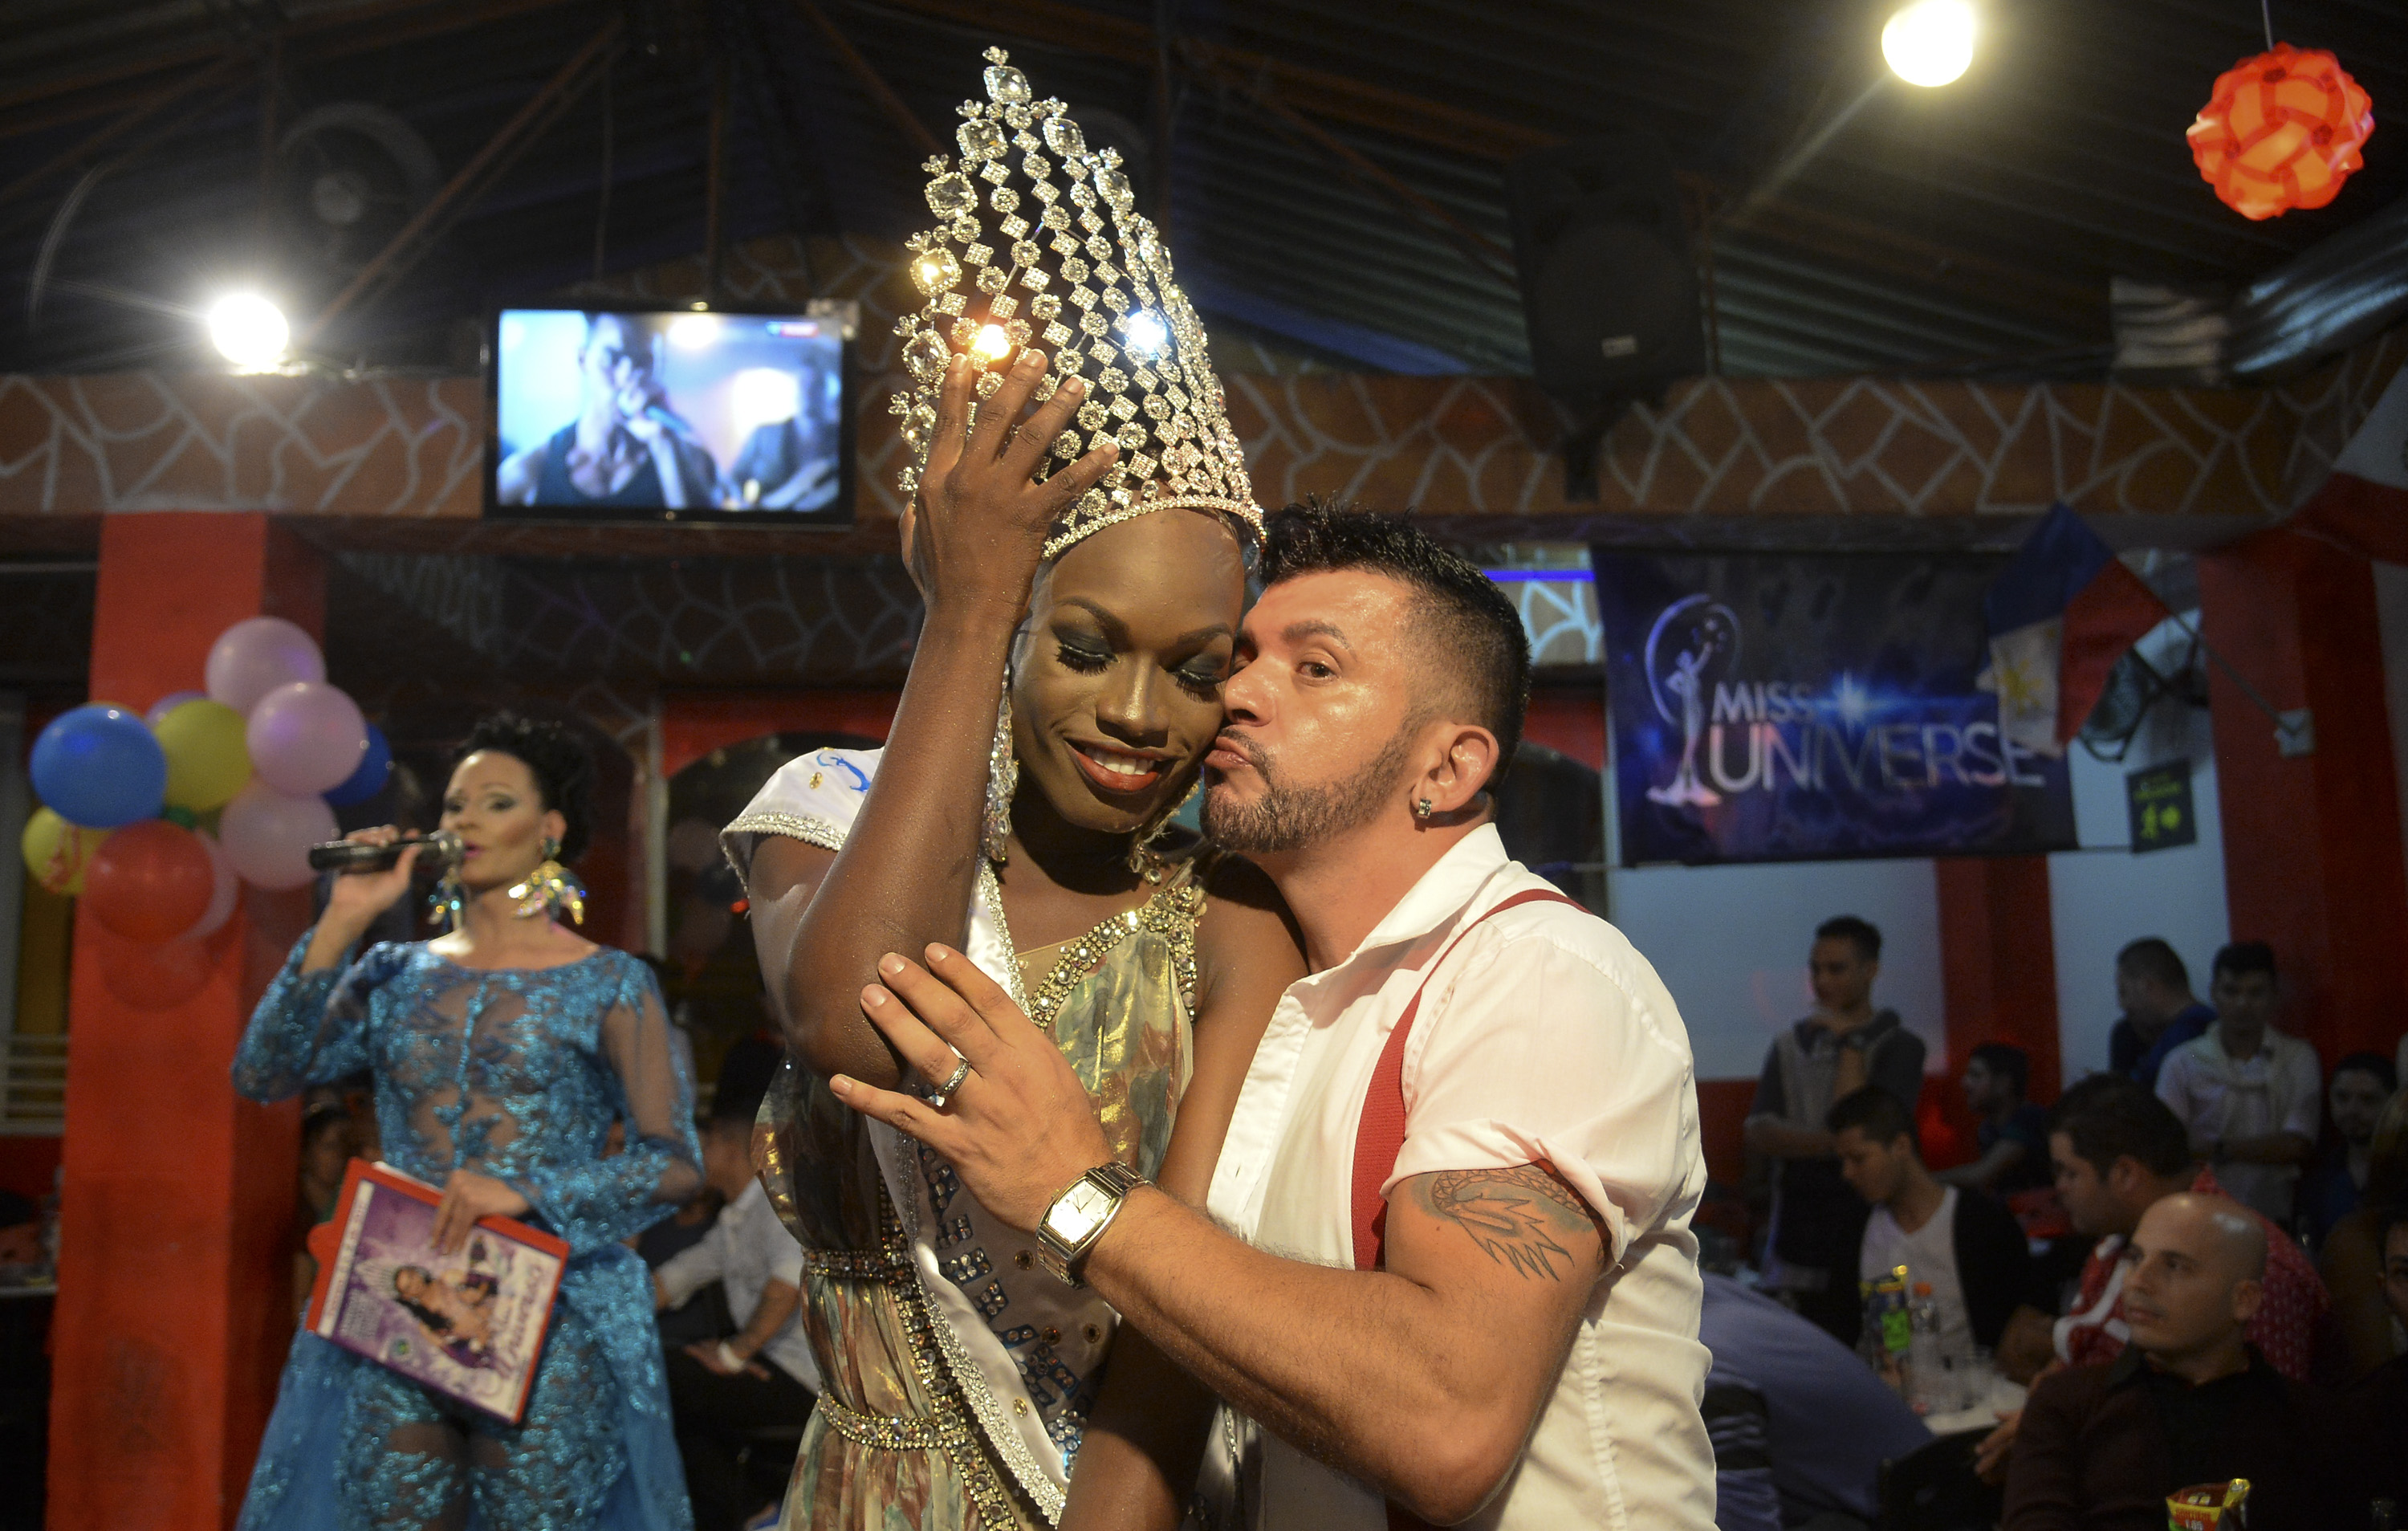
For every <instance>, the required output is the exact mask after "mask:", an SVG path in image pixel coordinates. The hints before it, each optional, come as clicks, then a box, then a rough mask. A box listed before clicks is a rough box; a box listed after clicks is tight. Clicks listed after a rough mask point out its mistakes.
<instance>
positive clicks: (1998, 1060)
mask: <svg viewBox="0 0 2408 1531" xmlns="http://www.w3.org/2000/svg"><path fill="white" fill-rule="evenodd" d="M1960 1084H1961V1086H1962V1088H1963V1089H1964V1091H1965V1106H1966V1109H1968V1110H1970V1111H1971V1112H1972V1113H1973V1117H1974V1119H1975V1120H1977V1121H1979V1122H1980V1123H1981V1126H1980V1128H1979V1130H1978V1135H1977V1139H1976V1141H1977V1142H1978V1143H1979V1145H1980V1148H1981V1150H1982V1156H1981V1157H1980V1158H1979V1159H1976V1160H1974V1161H1973V1162H1972V1163H1970V1164H1958V1165H1957V1166H1956V1167H1955V1168H1953V1169H1943V1170H1935V1171H1933V1177H1934V1178H1936V1179H1937V1180H1939V1182H1940V1183H1941V1184H1942V1185H1949V1186H1959V1187H1962V1188H1963V1189H1965V1190H1967V1191H1986V1192H1989V1193H1990V1194H1991V1195H1993V1196H1997V1197H2000V1198H2001V1199H2003V1198H2005V1197H2008V1196H2012V1195H2014V1194H2015V1193H2016V1192H2019V1191H2039V1190H2041V1189H2042V1188H2044V1187H2045V1186H2047V1185H2048V1183H2049V1180H2050V1175H2049V1168H2048V1113H2047V1112H2046V1111H2044V1110H2042V1109H2041V1108H2040V1107H2039V1106H2037V1105H2032V1104H2031V1102H2029V1101H2028V1100H2026V1099H2025V1098H2024V1096H2025V1093H2026V1092H2027V1091H2028V1090H2029V1089H2030V1088H2031V1058H2030V1056H2029V1055H2028V1054H2027V1053H2026V1052H2025V1051H2024V1050H2023V1049H2022V1048H2021V1047H2014V1046H2011V1045H2009V1044H2007V1043H2004V1042H1985V1043H1983V1044H1982V1045H1981V1046H1980V1047H1975V1048H1974V1049H1973V1055H1972V1056H1971V1058H1969V1059H1968V1060H1966V1062H1965V1077H1964V1078H1963V1079H1962V1080H1961V1081H1960Z"/></svg>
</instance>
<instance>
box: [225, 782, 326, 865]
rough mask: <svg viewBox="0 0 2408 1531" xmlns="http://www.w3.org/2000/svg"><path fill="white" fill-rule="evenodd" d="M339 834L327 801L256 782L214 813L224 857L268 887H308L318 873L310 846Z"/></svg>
mask: <svg viewBox="0 0 2408 1531" xmlns="http://www.w3.org/2000/svg"><path fill="white" fill-rule="evenodd" d="M340 833H341V831H340V830H337V829H336V827H335V810H333V809H332V808H329V807H327V806H326V800H325V799H323V798H288V797H286V796H285V795H284V794H283V793H281V792H279V791H278V790H276V789H275V788H274V787H270V786H268V785H267V784H266V783H265V782H260V781H254V782H252V783H251V785H250V786H249V787H244V788H243V789H242V790H241V791H240V792H239V793H237V794H236V796H235V800H234V801H233V802H229V803H227V804H226V805H225V812H224V813H223V814H222V815H220V816H219V817H218V843H219V844H220V845H222V846H223V847H224V849H225V854H226V859H227V860H229V861H232V862H233V863H234V869H235V871H236V872H237V873H239V874H241V876H242V880H243V881H244V882H247V883H249V884H251V886H252V887H254V888H267V889H269V890H270V891H280V890H282V889H284V888H302V887H306V886H307V885H308V882H309V879H310V878H312V877H314V876H316V875H317V874H315V873H313V872H311V871H310V870H309V847H310V846H312V845H317V844H319V843H320V842H321V841H325V840H333V839H336V838H337V837H338V836H339V835H340Z"/></svg>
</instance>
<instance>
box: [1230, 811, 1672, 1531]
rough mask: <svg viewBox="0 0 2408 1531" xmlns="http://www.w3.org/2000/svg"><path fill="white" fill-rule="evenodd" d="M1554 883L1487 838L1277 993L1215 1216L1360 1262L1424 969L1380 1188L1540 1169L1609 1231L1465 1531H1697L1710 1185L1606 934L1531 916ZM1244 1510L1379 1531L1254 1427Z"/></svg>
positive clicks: (1622, 946) (1290, 1525) (1646, 975)
mask: <svg viewBox="0 0 2408 1531" xmlns="http://www.w3.org/2000/svg"><path fill="white" fill-rule="evenodd" d="M1546 887H1548V884H1547V883H1546V882H1544V881H1543V880H1542V879H1541V878H1539V877H1538V876H1536V875H1534V874H1531V873H1530V872H1528V871H1527V869H1525V868H1524V867H1522V866H1521V865H1520V864H1519V863H1517V862H1514V861H1512V860H1511V859H1508V858H1507V857H1506V855H1505V847H1504V844H1503V842H1502V841H1501V840H1499V839H1498V834H1497V831H1496V830H1495V829H1494V828H1483V829H1481V830H1477V831H1475V832H1474V833H1472V834H1471V835H1469V836H1467V837H1466V838H1465V839H1464V840H1463V841H1462V842H1461V843H1459V844H1458V845H1455V848H1454V849H1453V850H1451V851H1449V852H1448V853H1447V854H1446V856H1445V857H1443V858H1442V859H1440V861H1439V862H1438V864H1437V865H1436V866H1434V867H1432V868H1431V869H1430V870H1429V872H1428V873H1426V874H1424V876H1423V877H1422V879H1421V881H1420V882H1419V883H1417V884H1415V885H1414V887H1413V888H1412V891H1411V892H1410V893H1408V894H1407V895H1406V896H1405V897H1404V899H1403V900H1402V901H1400V902H1399V903H1398V905H1397V906H1396V908H1395V909H1393V910H1391V911H1390V912H1389V913H1388V915H1387V917H1385V918H1383V919H1382V920H1381V922H1380V924H1379V925H1378V927H1377V928H1375V929H1374V930H1373V931H1372V932H1371V933H1370V935H1369V936H1368V937H1367V938H1365V940H1364V942H1363V944H1362V946H1359V947H1358V948H1356V950H1355V953H1354V955H1353V956H1351V957H1349V958H1348V959H1347V960H1345V961H1343V962H1341V963H1340V964H1338V965H1337V966H1336V967H1333V968H1330V969H1328V970H1326V972H1322V973H1316V974H1312V975H1309V976H1307V977H1304V978H1301V979H1299V980H1297V982H1296V983H1295V984H1293V985H1291V986H1290V987H1289V989H1288V990H1287V992H1286V994H1285V995H1284V996H1283V997H1282V999H1281V1001H1280V1004H1279V1006H1278V1008H1277V1010H1276V1011H1275V1012H1274V1013H1273V1015H1272V1018H1271V1021H1270V1025H1269V1029H1268V1030H1267V1031H1266V1033H1264V1036H1263V1040H1262V1044H1261V1046H1260V1047H1258V1048H1257V1049H1256V1051H1255V1054H1254V1064H1253V1067H1252V1068H1251V1070H1250V1071H1249V1072H1248V1074H1247V1076H1246V1082H1245V1085H1244V1088H1243V1090H1241V1091H1240V1096H1239V1100H1238V1105H1237V1111H1236V1115H1235V1118H1234V1119H1233V1120H1232V1121H1231V1123H1230V1127H1229V1134H1228V1138H1227V1140H1226V1145H1225V1146H1224V1148H1223V1149H1222V1152H1221V1160H1220V1163H1219V1165H1218V1167H1217V1169H1216V1170H1215V1172H1214V1175H1213V1181H1212V1191H1211V1197H1210V1200H1209V1203H1208V1206H1209V1207H1210V1210H1211V1213H1212V1215H1213V1216H1214V1217H1215V1218H1217V1219H1219V1220H1221V1221H1222V1222H1223V1223H1225V1224H1226V1225H1227V1226H1229V1227H1231V1228H1233V1229H1235V1230H1236V1231H1237V1232H1238V1234H1239V1235H1240V1236H1242V1237H1244V1238H1245V1239H1247V1240H1248V1241H1249V1242H1251V1243H1253V1244H1254V1245H1255V1246H1256V1247H1257V1248H1260V1249H1266V1250H1269V1251H1270V1252H1272V1253H1275V1254H1280V1255H1283V1256H1287V1257H1290V1258H1293V1259H1298V1260H1307V1261H1312V1262H1313V1263H1315V1264H1326V1265H1338V1266H1346V1267H1351V1266H1352V1265H1353V1264H1354V1263H1355V1248H1354V1225H1353V1206H1352V1198H1351V1191H1352V1187H1353V1184H1354V1156H1355V1131H1356V1126H1357V1123H1358V1121H1359V1119H1360V1116H1361V1110H1362V1105H1363V1101H1364V1098H1365V1095H1366V1094H1367V1092H1368V1091H1369V1086H1370V1079H1371V1073H1372V1069H1373V1068H1374V1066H1375V1065H1376V1064H1377V1062H1378V1060H1379V1055H1380V1051H1381V1048H1382V1047H1383V1045H1384V1044H1385V1042H1386V1040H1387V1037H1388V1034H1389V1033H1390V1032H1391V1031H1392V1030H1393V1029H1394V1027H1395V1025H1396V1022H1397V1020H1398V1017H1399V1016H1400V1015H1401V1013H1402V1012H1403V1010H1404V1008H1405V1006H1406V1004H1408V1003H1409V1002H1410V1001H1411V1000H1412V995H1413V993H1414V991H1415V989H1417V988H1419V987H1420V985H1421V982H1422V979H1423V976H1424V975H1425V974H1426V972H1427V971H1428V970H1429V967H1430V964H1431V963H1432V962H1433V961H1435V960H1438V959H1439V958H1440V957H1441V954H1445V960H1444V963H1443V967H1442V970H1441V971H1439V972H1437V973H1436V974H1435V975H1432V976H1431V981H1430V984H1429V987H1428V989H1427V991H1426V993H1424V995H1423V997H1422V1003H1421V1008H1420V1011H1419V1014H1418V1017H1417V1018H1416V1019H1415V1021H1414V1024H1413V1030H1412V1036H1411V1038H1410V1040H1409V1041H1408V1042H1407V1044H1406V1049H1405V1058H1404V1074H1403V1085H1404V1096H1405V1104H1406V1135H1405V1142H1404V1148H1403V1150H1402V1152H1401V1153H1400V1154H1399V1156H1398V1161H1397V1165H1396V1170H1395V1173H1394V1174H1393V1176H1391V1177H1390V1178H1389V1180H1388V1182H1387V1185H1386V1186H1385V1187H1383V1190H1387V1189H1390V1188H1393V1187H1394V1186H1395V1185H1396V1183H1397V1182H1398V1181H1399V1180H1402V1179H1405V1178H1407V1177H1411V1176H1415V1175H1423V1174H1428V1173H1432V1172H1435V1171H1439V1170H1449V1169H1484V1168H1510V1167H1512V1166H1515V1165H1521V1164H1527V1163H1534V1162H1537V1161H1541V1160H1543V1161H1545V1162H1546V1163H1549V1164H1551V1165H1553V1166H1554V1168H1555V1171H1556V1173H1557V1174H1559V1175H1561V1176H1562V1177H1564V1178H1565V1179H1566V1180H1567V1181H1569V1182H1570V1184H1571V1186H1572V1187H1573V1188H1574V1189H1575V1190H1577V1191H1578V1192H1580V1193H1581V1195H1582V1196H1583V1197H1584V1199H1585V1200H1586V1201H1587V1202H1588V1204H1589V1206H1591V1207H1593V1208H1594V1209H1595V1210H1596V1212H1597V1214H1598V1218H1599V1219H1600V1220H1602V1222H1603V1223H1604V1225H1605V1227H1606V1230H1607V1233H1608V1236H1609V1237H1610V1239H1611V1241H1612V1247H1611V1248H1610V1249H1609V1250H1608V1251H1607V1253H1608V1258H1609V1259H1610V1261H1611V1262H1612V1264H1611V1268H1610V1269H1609V1271H1608V1273H1607V1275H1606V1277H1605V1278H1604V1279H1602V1280H1600V1281H1599V1282H1598V1286H1597V1290H1596V1291H1595V1292H1594V1293H1592V1294H1591V1296H1590V1300H1589V1304H1588V1307H1587V1311H1586V1314H1585V1315H1584V1320H1583V1322H1582V1323H1581V1326H1580V1330H1579V1332H1578V1334H1577V1335H1576V1336H1574V1338H1573V1342H1572V1348H1571V1353H1570V1358H1569V1360H1568V1361H1567V1362H1566V1364H1565V1366H1564V1370H1563V1373H1562V1375H1561V1376H1560V1377H1559V1378H1558V1379H1557V1381H1556V1385H1555V1393H1554V1394H1553V1396H1552V1397H1551V1398H1550V1399H1549V1400H1548V1402H1547V1403H1546V1405H1545V1406H1544V1408H1542V1409H1541V1413H1540V1417H1539V1421H1538V1425H1537V1428H1536V1430H1535V1431H1534V1432H1533V1434H1532V1436H1531V1439H1530V1444H1529V1447H1528V1449H1527V1452H1525V1454H1524V1456H1523V1459H1522V1461H1521V1463H1520V1464H1519V1465H1518V1466H1516V1467H1515V1469H1514V1470H1513V1472H1512V1475H1511V1476H1510V1477H1509V1478H1508V1479H1507V1480H1506V1482H1505V1484H1504V1486H1503V1487H1502V1488H1501V1489H1499V1491H1498V1494H1497V1496H1496V1497H1495V1498H1494V1499H1492V1500H1491V1501H1490V1502H1489V1504H1488V1506H1487V1507H1486V1508H1485V1509H1483V1510H1482V1511H1481V1513H1480V1514H1479V1515H1478V1516H1477V1517H1475V1518H1474V1519H1473V1520H1472V1521H1470V1522H1469V1523H1468V1524H1471V1525H1474V1526H1479V1527H1484V1528H1498V1531H1508V1528H1510V1531H1554V1528H1555V1527H1561V1526H1597V1527H1606V1528H1612V1531H1623V1528H1636V1527H1644V1528H1646V1531H1710V1528H1711V1527H1712V1526H1713V1512H1714V1479H1713V1446H1712V1444H1711V1443H1710V1442H1709V1441H1708V1439H1707V1437H1706V1431H1705V1425H1704V1423H1703V1421H1702V1420H1701V1418H1700V1417H1699V1411H1698V1405H1699V1398H1700V1397H1701V1396H1702V1394H1703V1391H1704V1387H1705V1377H1706V1369H1707V1366H1708V1365H1709V1362H1710V1359H1711V1358H1710V1357H1709V1356H1708V1354H1707V1352H1706V1350H1705V1347H1704V1346H1702V1345H1700V1344H1699V1343H1698V1318H1699V1309H1700V1307H1701V1306H1702V1304H1703V1301H1704V1288H1703V1285H1702V1283H1701V1281H1700V1278H1699V1273H1698V1264H1697V1241H1696V1239H1695V1237H1694V1236H1693V1235H1691V1234H1690V1232H1689V1218H1690V1215H1691V1214H1692V1213H1693V1212H1694V1211H1695V1210H1696V1208H1697V1205H1698V1200H1699V1195H1700V1194H1701V1193H1702V1192H1703V1190H1704V1187H1705V1179H1706V1172H1705V1161H1704V1157H1703V1150H1702V1148H1701V1143H1700V1138H1699V1130H1698V1104H1697V1089H1696V1081H1695V1078H1694V1076H1693V1067H1692V1062H1691V1059H1690V1054H1689V1044H1688V1035H1687V1033H1686V1032H1685V1031H1684V1028H1683V1027H1682V1024H1681V1018H1680V1015H1679V1012H1678V1011H1677V1010H1676V1009H1675V1007H1674V1005H1673V1004H1672V998H1671V996H1670V994H1669V993H1668V992H1666V990H1665V989H1664V986H1663V983H1662V982H1661V981H1660V980H1659V979H1658V978H1657V977H1656V972H1655V970H1654V969H1653V968H1652V967H1650V966H1649V965H1648V963H1647V961H1646V960H1645V959H1644V958H1642V957H1641V956H1640V955H1639V953H1638V952H1637V951H1636V950H1635V949H1634V948H1633V947H1632V946H1631V945H1630V943H1629V942H1628V941H1627V940H1625V939H1624V938H1623V936H1622V934H1621V932H1618V931H1616V930H1614V929H1613V927H1612V926H1611V925H1608V924H1607V923H1606V922H1605V921H1603V920H1601V919H1598V918H1597V917H1595V916H1593V915H1590V914H1587V913H1586V912H1584V911H1582V910H1578V909H1573V908H1568V907H1566V906H1565V905H1563V904H1560V903H1530V904H1525V905H1523V906H1521V907H1519V908H1515V909H1512V910H1508V911H1507V912H1505V913H1503V914H1500V915H1498V916H1497V917H1495V918H1493V919H1489V920H1487V921H1485V922H1484V923H1483V924H1481V925H1480V926H1479V928H1478V929H1477V930H1474V931H1471V932H1470V933H1469V934H1468V935H1467V936H1466V937H1465V939H1464V940H1463V942H1462V943H1461V945H1460V946H1455V948H1454V950H1453V951H1452V952H1451V953H1449V952H1448V951H1447V947H1448V944H1449V943H1450V942H1451V941H1452V940H1453V939H1454V937H1455V935H1456V933H1457V932H1461V931H1463V930H1465V929H1466V927H1467V926H1469V923H1470V921H1471V920H1473V919H1475V918H1477V917H1479V916H1480V915H1481V914H1483V913H1484V912H1485V911H1487V910H1488V909H1490V908H1492V907H1493V906H1495V905H1496V904H1498V903H1501V902H1503V901H1504V900H1505V899H1507V898H1510V897H1512V895H1514V894H1516V893H1520V892H1524V891H1526V890H1529V889H1533V888H1546ZM1248 1450H1249V1452H1250V1453H1258V1455H1257V1456H1256V1457H1255V1462H1254V1467H1253V1469H1252V1470H1251V1471H1249V1472H1247V1473H1246V1474H1244V1476H1245V1477H1246V1478H1248V1479H1249V1480H1252V1483H1253V1485H1254V1486H1253V1488H1252V1489H1251V1491H1250V1492H1249V1494H1248V1495H1247V1496H1248V1498H1249V1499H1255V1498H1256V1497H1257V1495H1258V1503H1259V1509H1258V1511H1257V1513H1256V1515H1255V1519H1256V1522H1257V1524H1259V1525H1260V1526H1262V1527H1263V1528H1264V1531H1357V1528H1359V1531H1384V1527H1385V1525H1386V1524H1387V1522H1386V1515H1385V1510H1384V1509H1383V1506H1382V1504H1381V1502H1380V1500H1379V1499H1378V1498H1377V1497H1376V1496H1375V1495H1372V1494H1371V1493H1370V1492H1369V1491H1368V1490H1366V1489H1365V1488H1364V1487H1363V1486H1362V1485H1361V1484H1359V1483H1357V1482H1355V1480H1351V1479H1348V1478H1346V1477H1344V1476H1342V1475H1340V1474H1339V1473H1337V1472H1335V1471H1333V1470H1332V1469H1330V1468H1328V1467H1326V1466H1322V1465H1321V1464H1320V1463H1318V1462H1316V1461H1314V1460H1312V1458H1311V1457H1308V1456H1306V1455H1305V1454H1304V1453H1303V1452H1298V1451H1297V1450H1296V1449H1294V1448H1293V1447H1290V1446H1287V1445H1286V1444H1284V1443H1283V1442H1281V1441H1278V1440H1276V1439H1273V1438H1271V1437H1269V1436H1268V1434H1267V1433H1256V1434H1254V1436H1253V1437H1252V1444H1251V1446H1250V1447H1249V1448H1248Z"/></svg>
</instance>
